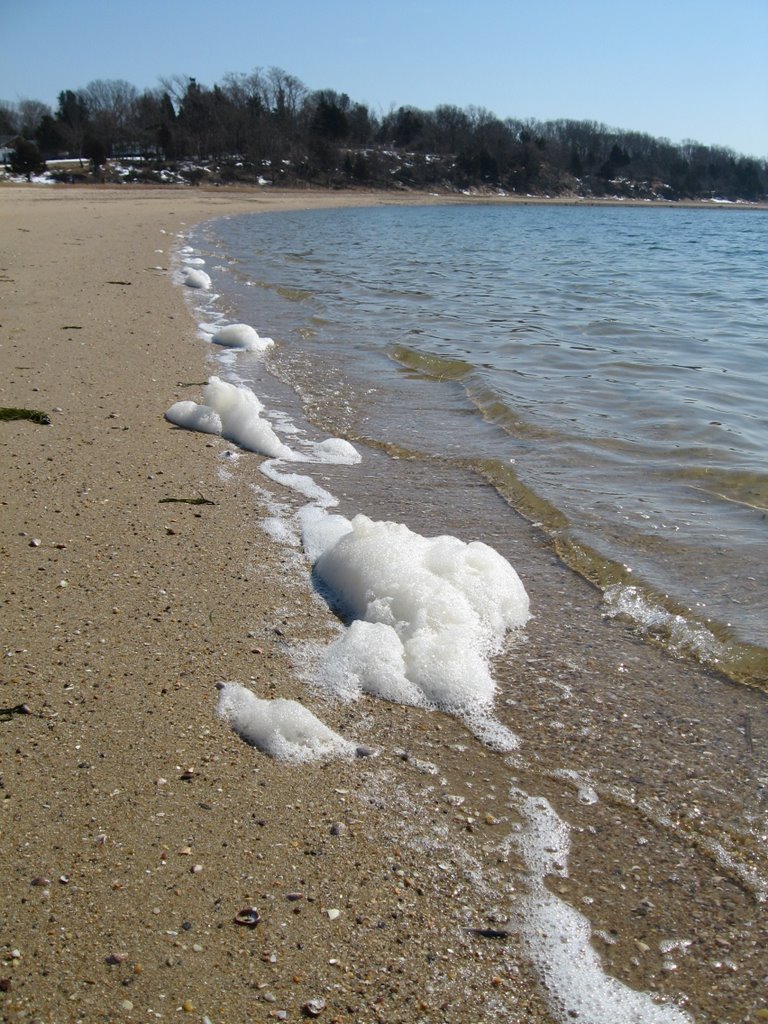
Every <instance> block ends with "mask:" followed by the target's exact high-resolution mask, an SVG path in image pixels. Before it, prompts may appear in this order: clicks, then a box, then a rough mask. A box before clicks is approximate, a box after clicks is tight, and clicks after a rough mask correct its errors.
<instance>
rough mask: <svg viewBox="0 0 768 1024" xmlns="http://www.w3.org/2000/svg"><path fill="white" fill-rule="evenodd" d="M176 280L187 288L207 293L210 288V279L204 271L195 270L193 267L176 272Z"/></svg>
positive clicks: (182, 268)
mask: <svg viewBox="0 0 768 1024" xmlns="http://www.w3.org/2000/svg"><path fill="white" fill-rule="evenodd" d="M178 280H179V282H180V283H181V284H184V285H186V286H187V288H199V289H201V290H202V291H206V292H207V291H208V290H209V288H210V287H211V279H210V277H209V276H208V275H207V274H206V272H205V271H204V270H195V268H194V267H181V268H180V269H179V271H178Z"/></svg>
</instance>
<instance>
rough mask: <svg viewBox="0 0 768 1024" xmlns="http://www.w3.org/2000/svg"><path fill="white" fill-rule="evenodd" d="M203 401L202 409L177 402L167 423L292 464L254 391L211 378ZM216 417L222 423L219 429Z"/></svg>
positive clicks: (205, 389) (292, 455)
mask: <svg viewBox="0 0 768 1024" xmlns="http://www.w3.org/2000/svg"><path fill="white" fill-rule="evenodd" d="M203 399H204V401H203V403H202V404H199V405H198V404H197V403H196V402H189V401H186V402H176V403H175V404H174V405H172V406H171V408H170V409H169V410H168V411H167V412H166V414H165V417H166V419H168V420H170V421H171V423H175V424H177V426H180V427H186V428H187V429H188V430H205V431H206V432H207V433H210V434H215V433H220V434H221V436H222V437H225V438H226V439H227V440H228V441H233V442H234V443H235V444H237V445H239V446H240V447H241V448H245V449H247V450H248V451H251V452H259V453H260V454H262V455H267V456H269V457H270V458H281V459H288V460H290V459H293V458H294V457H295V456H294V454H293V452H292V451H291V449H290V448H289V447H288V446H287V445H285V444H283V442H282V441H281V440H280V438H279V437H278V436H277V434H276V433H275V432H274V430H273V429H272V426H271V424H270V423H269V421H268V420H266V419H264V418H263V417H262V415H261V414H262V412H263V410H264V406H263V405H262V404H261V402H260V401H259V399H258V398H257V397H256V395H255V394H254V393H253V391H251V389H250V388H247V387H245V386H244V385H237V384H229V383H228V382H227V381H224V380H221V378H219V377H210V378H209V380H208V383H207V384H206V385H205V387H204V388H203ZM216 417H218V420H219V427H218V429H216ZM201 424H202V426H201Z"/></svg>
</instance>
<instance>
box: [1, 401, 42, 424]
mask: <svg viewBox="0 0 768 1024" xmlns="http://www.w3.org/2000/svg"><path fill="white" fill-rule="evenodd" d="M2 420H6V421H10V420H30V421H31V422H32V423H40V424H41V425H42V426H44V427H47V426H50V423H51V417H50V416H49V415H48V413H47V412H40V410H39V409H15V408H13V407H12V406H2V407H0V421H2Z"/></svg>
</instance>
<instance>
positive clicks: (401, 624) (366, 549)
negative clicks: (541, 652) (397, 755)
mask: <svg viewBox="0 0 768 1024" xmlns="http://www.w3.org/2000/svg"><path fill="white" fill-rule="evenodd" d="M302 542H303V544H304V548H305V551H307V552H308V553H309V554H310V557H312V558H313V560H314V563H315V566H314V567H315V573H316V575H317V577H318V578H319V579H320V580H321V581H322V583H323V584H324V585H325V586H326V587H327V588H328V589H329V590H330V592H331V596H332V600H333V601H334V603H336V604H338V605H339V606H340V608H341V609H342V611H343V612H345V613H346V614H348V615H349V617H350V618H352V619H353V620H354V621H353V622H352V624H351V626H350V627H349V628H348V629H346V630H345V631H344V633H343V634H342V636H341V637H340V639H338V640H337V641H335V642H334V643H333V644H332V645H331V646H330V648H329V649H328V651H327V652H326V655H325V657H324V659H323V664H322V666H321V670H320V676H319V682H320V683H321V685H323V686H324V687H326V688H327V689H329V690H331V691H332V692H333V693H335V694H337V695H338V696H340V697H342V698H344V699H354V698H356V697H358V696H359V695H360V694H361V693H371V694H374V695H376V696H379V697H383V698H385V699H387V700H393V701H397V702H399V703H405V704H416V705H422V706H430V707H437V708H440V709H441V710H444V711H448V712H450V713H453V714H456V715H457V716H459V717H461V718H462V719H463V720H465V721H466V722H467V724H468V725H469V726H470V728H473V730H474V731H475V732H476V734H477V735H478V736H481V738H482V739H483V740H484V741H485V742H487V743H488V744H489V745H491V746H495V747H498V748H500V749H512V747H514V746H515V745H516V742H515V738H514V737H513V736H512V734H511V733H509V732H508V730H506V729H505V727H504V726H503V725H501V723H499V722H497V721H496V720H495V719H493V718H492V707H493V698H494V693H495V689H496V685H495V683H494V680H493V678H492V676H491V673H490V668H489V664H488V659H489V657H490V656H491V655H492V654H493V653H495V652H496V651H498V650H499V649H500V648H501V645H502V642H503V640H504V636H505V633H506V631H507V630H509V629H514V628H519V627H521V626H523V625H524V624H525V623H526V622H527V620H528V607H529V606H528V595H527V593H526V591H525V588H524V587H523V584H522V583H521V581H520V578H519V577H518V575H517V573H516V572H515V570H514V569H513V568H512V566H511V565H510V564H509V562H507V561H506V559H504V558H503V557H502V556H501V555H499V554H498V552H496V551H494V550H493V548H490V547H488V545H486V544H483V543H481V542H477V541H476V542H473V543H471V544H466V543H464V542H463V541H461V540H459V539H458V538H457V537H450V536H442V537H431V538H428V537H422V536H421V535H420V534H418V533H414V532H413V531H411V530H409V529H408V527H407V526H405V525H403V524H399V523H387V522H374V521H373V520H371V519H368V518H367V517H366V516H364V515H358V516H356V517H355V518H354V519H353V520H352V521H351V522H349V521H348V520H345V519H344V518H343V517H341V516H328V515H327V514H326V513H323V512H321V511H319V510H315V512H314V513H312V514H308V515H305V516H304V518H303V521H302Z"/></svg>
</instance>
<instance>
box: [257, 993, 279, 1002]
mask: <svg viewBox="0 0 768 1024" xmlns="http://www.w3.org/2000/svg"><path fill="white" fill-rule="evenodd" d="M261 998H262V999H263V1000H264V1002H265V1003H276V1002H277V996H276V995H275V993H274V992H265V993H264V994H263V996H262V997H261Z"/></svg>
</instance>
